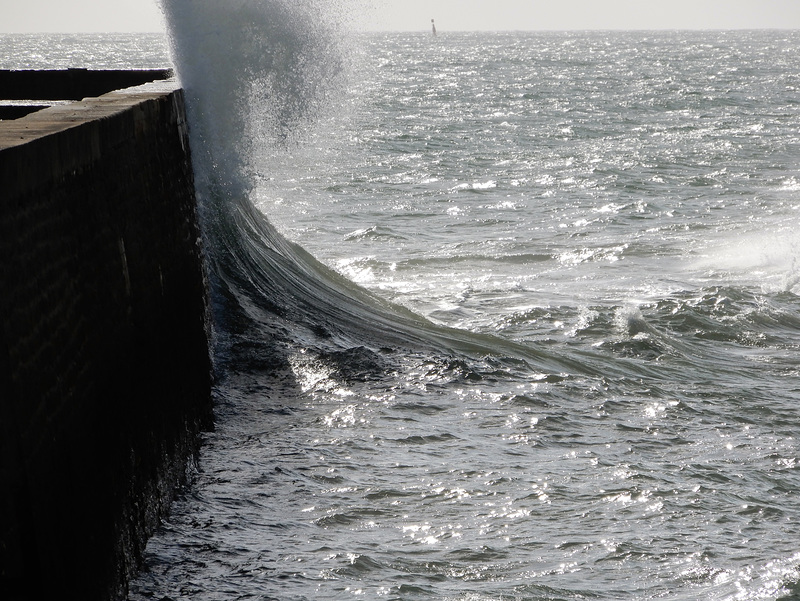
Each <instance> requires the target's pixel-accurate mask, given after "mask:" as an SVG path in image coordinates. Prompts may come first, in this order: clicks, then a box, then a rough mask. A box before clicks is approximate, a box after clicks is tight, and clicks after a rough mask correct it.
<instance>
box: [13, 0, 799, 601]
mask: <svg viewBox="0 0 800 601" xmlns="http://www.w3.org/2000/svg"><path fill="white" fill-rule="evenodd" d="M167 4H168V7H167V11H166V14H167V20H168V22H169V23H170V34H169V36H163V35H110V34H104V35H27V36H21V35H2V36H0V61H1V62H0V66H1V67H2V68H45V67H48V68H55V67H89V68H134V67H136V68H141V67H164V66H171V65H174V66H175V68H176V72H177V74H178V77H179V78H180V79H181V82H182V84H183V85H184V87H185V89H186V94H187V103H188V109H189V124H190V129H191V132H192V152H193V153H194V161H195V170H196V179H197V192H198V199H199V202H200V216H201V220H202V222H203V229H204V244H205V252H206V256H207V264H208V271H209V281H210V286H211V290H212V315H213V323H212V326H213V330H214V346H215V348H214V364H215V390H214V403H215V422H216V424H215V429H214V430H213V431H211V432H207V433H205V434H204V435H203V444H202V449H201V452H200V454H199V457H198V458H197V460H196V462H194V463H193V464H192V466H191V469H190V474H189V476H190V478H189V482H188V484H187V485H186V486H185V487H184V488H183V489H182V490H181V492H180V495H179V497H178V498H177V500H176V501H175V502H174V504H173V506H172V510H171V514H170V515H169V516H168V517H166V518H165V519H164V520H163V521H162V523H161V526H160V528H159V529H158V531H157V532H156V533H155V535H154V536H153V538H152V539H151V540H150V542H149V544H148V546H147V550H146V556H145V558H144V564H143V567H142V570H141V572H140V574H139V576H138V577H137V578H136V580H135V581H134V582H132V583H131V586H130V595H129V599H130V600H131V601H145V600H151V599H158V600H162V601H164V600H189V599H191V600H204V601H205V600H208V601H211V600H234V599H237V600H238V599H242V600H244V599H248V600H249V599H253V600H278V601H307V600H344V599H386V600H402V601H406V600H409V601H410V600H416V599H431V600H443V601H456V600H457V601H500V600H503V601H512V600H514V601H522V600H525V601H545V600H547V601H556V600H575V599H589V600H591V599H598V600H609V601H634V600H635V601H644V600H652V599H663V600H667V601H689V600H719V601H722V600H725V601H733V600H742V601H756V600H783V601H789V600H797V599H800V440H798V436H800V353H799V351H800V296H798V295H799V294H800V264H799V261H800V230H799V229H798V225H799V224H800V133H799V131H798V128H799V127H800V32H798V31H782V30H770V31H746V30H745V31H565V32H555V31H553V32H549V31H548V32H472V33H470V32H448V31H446V30H445V27H444V26H443V25H440V31H439V35H438V36H436V37H433V36H432V35H431V33H430V32H429V31H427V30H424V31H421V32H405V33H401V32H394V33H392V32H389V33H350V34H347V33H345V32H343V29H342V24H341V23H338V22H336V19H332V20H331V22H330V23H327V22H325V21H324V19H323V18H322V17H319V18H317V19H316V20H314V21H313V22H312V21H309V20H308V19H310V16H313V15H310V13H302V12H298V11H299V10H300V9H296V8H293V7H298V6H301V7H305V9H307V10H311V9H309V8H308V6H311V7H312V8H313V7H314V6H316V5H313V4H309V5H308V6H306V4H304V3H297V4H288V3H280V2H278V3H261V4H260V5H259V4H257V3H241V2H239V3H237V2H233V3H228V4H223V5H221V6H215V7H214V8H213V9H208V10H205V11H203V10H194V9H195V8H196V7H197V5H199V4H202V3H195V4H193V5H192V9H191V10H184V9H183V8H181V7H182V6H183V5H181V3H180V2H178V1H177V0H175V1H174V2H172V3H171V5H172V8H170V7H169V5H170V3H167ZM211 4H212V3H209V2H207V3H206V5H211ZM230 6H238V8H239V10H237V11H232V10H231V9H230ZM265 7H266V8H265ZM315 10H316V9H315ZM234 12H235V14H233V13H234ZM317 16H318V15H317ZM440 22H442V23H443V21H442V20H440Z"/></svg>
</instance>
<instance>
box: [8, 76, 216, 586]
mask: <svg viewBox="0 0 800 601" xmlns="http://www.w3.org/2000/svg"><path fill="white" fill-rule="evenodd" d="M206 311H207V297H206V285H205V280H204V274H203V267H202V253H201V247H200V234H199V231H198V227H197V222H196V207H195V198H194V187H193V180H192V172H191V162H190V157H189V146H188V138H187V126H186V123H185V120H184V111H183V96H182V92H181V90H180V89H178V87H177V85H176V84H175V83H174V82H159V83H153V84H148V85H145V86H141V87H139V88H134V89H131V90H126V91H121V92H113V93H111V94H107V95H105V96H103V97H100V98H96V99H87V100H86V101H83V102H79V103H74V104H70V105H65V106H55V107H51V108H47V109H44V110H42V111H39V112H37V113H33V114H30V115H28V116H26V117H23V118H21V119H17V120H15V121H8V122H3V123H2V124H0V483H2V484H0V490H2V492H1V493H0V597H1V598H4V599H13V598H25V599H33V598H45V597H46V598H61V597H62V596H64V595H65V594H67V595H78V596H80V597H81V598H82V599H109V598H119V597H122V596H123V595H124V591H125V587H126V583H127V578H128V577H129V575H130V574H131V573H132V571H133V570H134V569H135V567H136V563H137V561H138V559H139V558H140V557H141V553H142V551H143V548H144V544H145V542H146V538H147V536H148V535H149V533H150V532H151V531H152V529H153V528H154V527H155V526H156V525H157V522H158V519H159V516H160V515H162V513H163V511H164V510H165V508H166V507H167V505H168V503H169V501H170V499H171V497H172V495H173V491H174V489H175V487H176V486H178V485H179V483H180V482H181V479H182V477H183V475H184V474H185V465H186V458H187V457H188V456H190V455H191V453H193V452H194V451H195V450H196V448H197V437H198V432H199V430H200V429H201V428H203V427H206V426H210V423H211V406H210V386H211V382H210V379H211V375H210V374H211V370H210V360H209V349H208V332H207V321H206Z"/></svg>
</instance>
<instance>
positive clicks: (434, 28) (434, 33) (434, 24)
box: [431, 19, 436, 37]
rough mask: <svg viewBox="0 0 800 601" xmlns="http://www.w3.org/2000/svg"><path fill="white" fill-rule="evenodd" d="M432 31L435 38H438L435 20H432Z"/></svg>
mask: <svg viewBox="0 0 800 601" xmlns="http://www.w3.org/2000/svg"><path fill="white" fill-rule="evenodd" d="M431 29H432V31H433V35H434V37H435V36H436V23H434V22H433V19H431Z"/></svg>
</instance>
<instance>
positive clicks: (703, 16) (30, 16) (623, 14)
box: [0, 0, 800, 33]
mask: <svg viewBox="0 0 800 601" xmlns="http://www.w3.org/2000/svg"><path fill="white" fill-rule="evenodd" d="M220 1H223V2H224V1H225V0H220ZM252 1H254V2H258V1H267V2H268V1H269V0H252ZM298 1H300V0H298ZM341 1H342V0H331V3H332V4H335V3H336V2H341ZM344 1H345V2H348V1H349V0H344ZM358 1H359V3H360V4H362V5H364V6H366V7H367V8H366V9H365V10H362V11H360V12H361V13H362V14H363V15H364V22H365V23H366V25H365V26H363V25H362V27H365V28H366V29H371V30H372V29H377V30H397V31H417V30H419V31H428V30H429V28H430V20H431V19H432V18H435V19H436V27H437V29H438V30H439V31H440V32H446V31H448V30H449V31H473V30H565V29H751V28H752V29H760V28H783V29H800V0H358ZM163 29H164V25H163V22H162V19H161V12H160V10H159V8H158V4H157V0H0V32H2V33H41V32H68V33H72V32H137V31H152V32H157V31H163Z"/></svg>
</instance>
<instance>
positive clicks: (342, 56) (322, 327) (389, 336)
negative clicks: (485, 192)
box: [162, 0, 599, 373]
mask: <svg viewBox="0 0 800 601" xmlns="http://www.w3.org/2000/svg"><path fill="white" fill-rule="evenodd" d="M162 7H163V10H164V14H165V17H166V20H167V24H168V29H169V37H170V48H171V54H172V57H173V62H174V65H175V69H176V73H177V76H178V78H179V80H180V82H181V85H182V86H183V88H184V90H185V94H186V104H187V115H188V119H189V126H190V139H191V144H192V153H193V163H194V169H195V178H196V182H195V185H196V190H197V197H198V203H199V213H200V220H201V225H202V228H203V231H204V242H205V247H206V253H207V257H208V264H209V270H210V274H209V275H210V281H211V288H212V313H213V320H214V324H213V325H214V332H215V349H216V350H215V354H216V358H215V359H216V365H217V367H218V368H219V369H220V370H221V371H223V372H224V371H225V370H226V369H235V368H236V365H237V364H239V365H241V364H243V363H246V364H247V365H249V367H250V368H254V367H255V364H256V363H258V362H259V358H258V357H256V356H253V352H252V344H251V342H252V341H253V340H254V339H260V340H261V341H262V343H263V344H261V345H258V346H259V349H260V350H259V351H258V353H256V354H257V355H260V360H261V361H262V362H263V363H269V362H283V363H286V362H287V361H288V358H287V357H288V356H289V354H290V351H289V350H285V352H284V351H282V350H281V349H289V348H290V347H292V346H296V345H304V346H307V347H309V348H313V349H315V350H316V351H317V352H318V353H321V354H326V353H327V356H328V358H330V357H331V356H334V355H331V353H336V352H341V351H346V350H352V349H370V353H369V354H370V355H371V357H372V358H371V359H369V360H368V362H369V361H371V362H372V363H374V364H375V365H383V363H384V361H385V357H386V356H390V355H391V356H393V357H398V356H399V357H402V358H407V357H409V356H414V355H415V354H419V355H420V356H422V355H425V354H426V353H437V354H438V355H440V356H444V357H449V356H452V355H457V356H461V357H463V358H466V359H468V360H471V361H473V362H475V363H476V364H477V365H483V367H478V368H475V369H477V370H479V371H480V370H481V369H485V370H488V372H492V371H493V370H495V369H496V365H495V363H496V362H497V361H498V360H499V361H501V362H506V363H508V364H509V365H513V366H520V365H525V367H524V369H525V370H529V369H530V367H531V365H535V366H536V368H537V369H539V370H545V371H549V372H554V373H562V372H565V371H566V372H573V371H575V370H580V371H583V372H586V371H592V370H591V369H590V368H589V367H588V366H586V365H579V364H577V363H576V362H575V361H573V360H570V359H567V358H564V357H557V356H555V355H553V354H552V353H544V352H539V351H537V350H535V349H532V348H530V347H528V346H525V345H522V344H516V343H514V342H510V341H506V340H502V339H500V338H496V337H493V336H488V335H479V334H473V333H470V332H466V331H460V330H456V329H452V328H447V327H443V326H438V325H435V324H433V323H431V322H430V321H428V320H426V319H424V318H422V317H420V316H419V315H416V314H414V313H412V312H411V311H409V310H406V309H404V308H402V307H400V306H397V305H394V304H392V303H390V302H387V301H386V300H384V299H381V298H379V297H378V296H375V295H373V294H371V293H370V292H368V291H366V290H364V289H363V288H360V287H359V286H357V285H356V284H354V283H353V282H351V281H349V280H347V279H345V278H344V277H342V276H341V275H339V274H337V273H336V272H335V271H333V270H331V269H329V268H327V267H326V266H324V265H323V264H322V263H320V262H319V261H317V260H316V259H314V258H313V257H312V256H311V255H310V254H309V253H307V252H306V251H305V250H304V249H303V248H301V247H300V246H298V245H297V244H294V243H292V242H290V241H288V240H287V239H285V238H284V237H283V236H282V235H281V234H280V233H278V232H277V230H276V229H275V228H274V227H273V226H272V224H271V223H270V222H269V221H268V219H267V218H266V217H265V216H264V214H263V213H261V212H260V211H259V210H258V209H257V208H256V206H255V205H254V203H253V202H252V200H251V199H252V198H254V197H255V195H254V190H255V189H256V186H257V184H258V181H259V178H261V177H263V176H262V175H261V174H263V173H269V170H270V159H271V157H274V156H275V155H276V154H277V153H281V152H284V151H285V150H286V149H287V148H290V147H292V146H294V145H297V144H300V143H302V141H303V137H304V135H307V134H308V132H309V131H311V130H312V128H313V127H314V125H315V123H317V122H318V121H319V120H320V119H322V118H323V117H324V116H325V115H326V112H327V111H329V110H330V107H331V106H332V105H334V104H336V103H335V102H334V99H336V98H337V97H341V95H342V94H343V91H344V90H345V88H346V86H347V82H348V79H347V74H348V72H349V69H350V67H351V66H352V64H353V62H352V56H351V51H350V48H349V47H348V46H347V40H348V36H347V35H346V34H345V33H344V28H343V25H342V23H343V21H344V20H346V19H345V18H344V17H343V16H342V14H343V13H346V11H342V7H341V5H337V7H336V13H337V16H334V15H333V14H332V13H333V12H334V11H333V10H332V9H326V8H325V4H323V3H321V2H318V1H316V0H305V1H301V2H298V1H297V0H292V1H288V0H271V1H267V2H263V1H262V2H254V1H251V0H233V1H227V2H216V1H213V0H201V1H194V2H188V1H185V0H163V2H162ZM381 234H383V232H380V231H377V230H376V231H374V232H365V233H361V232H358V233H355V234H354V235H359V236H361V235H381ZM248 341H250V342H248ZM245 347H246V348H249V349H250V351H248V352H250V357H249V358H248V359H246V358H244V357H243V355H242V353H243V351H242V348H245ZM362 354H363V353H362ZM357 356H361V355H358V354H357ZM487 358H489V359H488V363H487ZM445 364H447V362H445ZM596 373H599V371H597V372H596Z"/></svg>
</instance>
